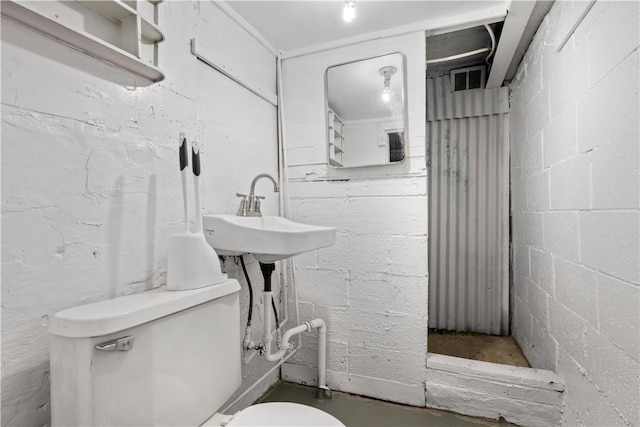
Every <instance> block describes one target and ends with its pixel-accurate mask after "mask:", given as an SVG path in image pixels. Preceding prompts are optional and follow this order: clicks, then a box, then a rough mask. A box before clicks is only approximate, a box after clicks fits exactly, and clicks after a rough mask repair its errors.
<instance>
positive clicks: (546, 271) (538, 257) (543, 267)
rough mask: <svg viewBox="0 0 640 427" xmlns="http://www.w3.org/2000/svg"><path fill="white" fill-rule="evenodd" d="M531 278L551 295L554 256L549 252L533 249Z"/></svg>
mask: <svg viewBox="0 0 640 427" xmlns="http://www.w3.org/2000/svg"><path fill="white" fill-rule="evenodd" d="M531 280H532V281H533V282H534V283H535V284H537V285H538V286H540V288H541V289H542V290H544V291H545V292H546V293H548V294H549V295H553V294H554V293H553V258H552V256H551V255H549V254H548V253H546V252H544V251H541V250H538V249H533V248H532V249H531Z"/></svg>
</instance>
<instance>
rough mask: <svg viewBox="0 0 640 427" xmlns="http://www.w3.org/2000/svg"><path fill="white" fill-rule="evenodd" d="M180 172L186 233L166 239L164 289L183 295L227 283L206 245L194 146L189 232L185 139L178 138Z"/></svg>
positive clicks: (211, 251) (182, 137)
mask: <svg viewBox="0 0 640 427" xmlns="http://www.w3.org/2000/svg"><path fill="white" fill-rule="evenodd" d="M179 154H180V171H181V177H182V196H183V200H184V218H185V226H186V230H185V232H184V233H178V234H174V235H172V236H171V237H170V238H169V255H168V256H169V261H168V266H167V289H168V290H170V291H184V290H189V289H197V288H202V287H204V286H211V285H216V284H218V283H222V282H224V281H225V280H227V275H226V274H224V273H222V270H221V268H220V262H219V261H218V254H217V253H216V251H215V250H214V249H213V248H212V247H211V245H209V244H208V243H207V241H206V239H205V237H204V233H203V231H202V214H201V208H200V181H199V179H200V150H199V147H198V143H197V142H195V141H194V142H193V147H192V165H193V168H192V170H193V184H194V194H195V208H196V209H195V210H196V219H195V224H196V229H195V231H194V232H191V231H189V209H188V180H187V175H188V174H189V170H188V168H187V167H188V166H189V151H188V148H187V138H186V137H185V136H184V134H183V133H181V134H180V148H179Z"/></svg>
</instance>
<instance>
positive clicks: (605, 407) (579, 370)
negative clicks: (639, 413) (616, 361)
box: [557, 350, 627, 426]
mask: <svg viewBox="0 0 640 427" xmlns="http://www.w3.org/2000/svg"><path fill="white" fill-rule="evenodd" d="M558 353H559V358H558V368H557V369H558V373H560V374H561V375H562V376H563V377H564V379H565V382H566V387H567V391H570V392H568V393H567V394H566V399H567V400H568V401H569V402H568V404H567V406H569V407H571V408H573V409H574V410H575V411H577V413H576V412H574V413H571V414H568V413H566V411H565V414H564V416H565V417H567V418H569V417H571V418H574V417H575V418H578V420H579V421H580V422H581V423H584V424H585V425H593V426H605V425H606V426H608V425H625V424H627V423H626V422H625V420H624V419H623V418H622V417H620V414H618V412H617V411H616V409H615V407H614V405H613V402H612V401H611V400H609V399H608V398H607V397H606V395H605V394H604V393H603V392H602V391H601V390H600V389H599V388H598V385H597V384H596V383H594V382H593V381H592V380H591V379H590V378H589V377H588V376H587V375H586V374H585V372H584V368H583V367H582V366H580V365H579V364H576V361H575V360H573V359H572V358H571V356H570V355H568V354H567V353H566V352H564V351H562V350H560V351H559V352H558ZM605 363H606V362H605ZM571 418H569V419H571Z"/></svg>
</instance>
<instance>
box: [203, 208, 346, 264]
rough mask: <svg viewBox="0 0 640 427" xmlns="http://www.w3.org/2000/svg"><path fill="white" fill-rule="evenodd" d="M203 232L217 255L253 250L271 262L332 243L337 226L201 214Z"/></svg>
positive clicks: (250, 252) (256, 254) (267, 217)
mask: <svg viewBox="0 0 640 427" xmlns="http://www.w3.org/2000/svg"><path fill="white" fill-rule="evenodd" d="M202 220H203V223H204V235H205V237H206V239H207V242H209V244H210V245H211V246H212V247H213V249H215V250H216V252H217V253H218V255H241V254H246V253H249V254H253V256H254V257H255V259H256V260H258V261H260V262H265V263H266V262H273V261H277V260H280V259H284V258H288V257H290V256H293V255H297V254H300V253H302V252H308V251H312V250H314V249H319V248H324V247H327V246H331V245H333V244H334V243H335V241H336V229H335V228H332V227H319V226H315V225H307V224H301V223H299V222H293V221H289V220H288V219H285V218H282V217H279V216H268V215H265V216H261V217H248V216H237V215H228V214H219V215H203V216H202Z"/></svg>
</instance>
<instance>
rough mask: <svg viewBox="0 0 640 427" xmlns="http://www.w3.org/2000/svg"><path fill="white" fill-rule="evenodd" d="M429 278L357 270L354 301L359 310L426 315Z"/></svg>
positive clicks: (352, 292) (353, 281) (354, 281)
mask: <svg viewBox="0 0 640 427" xmlns="http://www.w3.org/2000/svg"><path fill="white" fill-rule="evenodd" d="M427 293H428V280H427V277H426V276H424V277H409V276H395V275H391V274H387V273H374V272H366V271H363V272H356V273H353V275H352V277H351V288H350V296H349V298H350V301H351V307H353V308H354V309H356V310H363V311H367V310H369V311H371V312H383V311H385V310H390V311H394V312H410V313H413V314H414V315H423V316H426V307H427Z"/></svg>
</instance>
